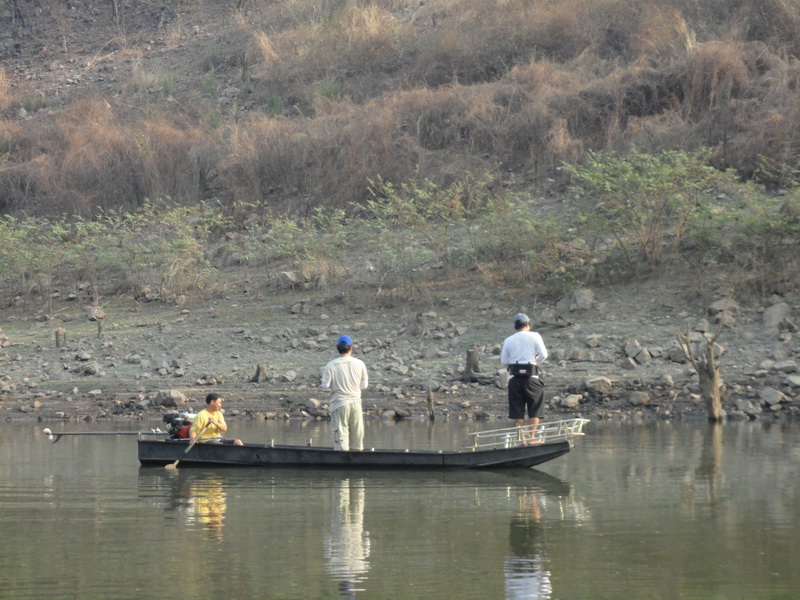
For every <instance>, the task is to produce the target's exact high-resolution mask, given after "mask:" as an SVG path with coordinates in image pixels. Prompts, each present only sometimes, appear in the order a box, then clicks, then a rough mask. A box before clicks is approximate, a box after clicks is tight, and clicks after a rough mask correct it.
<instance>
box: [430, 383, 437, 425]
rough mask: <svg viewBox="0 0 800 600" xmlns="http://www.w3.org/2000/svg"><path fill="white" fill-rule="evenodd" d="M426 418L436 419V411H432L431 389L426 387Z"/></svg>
mask: <svg viewBox="0 0 800 600" xmlns="http://www.w3.org/2000/svg"><path fill="white" fill-rule="evenodd" d="M428 418H429V419H430V420H431V421H433V420H435V419H436V413H434V412H433V390H432V389H431V388H428Z"/></svg>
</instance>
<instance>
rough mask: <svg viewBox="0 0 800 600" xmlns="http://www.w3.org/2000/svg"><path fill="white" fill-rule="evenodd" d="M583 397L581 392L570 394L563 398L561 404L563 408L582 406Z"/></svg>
mask: <svg viewBox="0 0 800 600" xmlns="http://www.w3.org/2000/svg"><path fill="white" fill-rule="evenodd" d="M582 398H583V396H581V395H580V394H570V395H569V396H566V397H565V398H562V400H561V402H560V403H559V406H561V407H562V408H577V407H578V406H580V404H581V399H582Z"/></svg>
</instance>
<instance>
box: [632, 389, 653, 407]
mask: <svg viewBox="0 0 800 600" xmlns="http://www.w3.org/2000/svg"><path fill="white" fill-rule="evenodd" d="M629 401H630V403H631V405H632V406H643V405H645V404H650V394H648V393H647V392H631V395H630V397H629Z"/></svg>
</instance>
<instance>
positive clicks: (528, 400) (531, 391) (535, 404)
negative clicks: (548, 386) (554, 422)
mask: <svg viewBox="0 0 800 600" xmlns="http://www.w3.org/2000/svg"><path fill="white" fill-rule="evenodd" d="M526 409H527V410H528V418H529V419H533V418H534V417H537V418H542V417H543V416H544V383H542V380H541V379H539V378H538V377H512V378H511V379H509V380H508V418H509V419H514V420H519V419H524V418H525V410H526Z"/></svg>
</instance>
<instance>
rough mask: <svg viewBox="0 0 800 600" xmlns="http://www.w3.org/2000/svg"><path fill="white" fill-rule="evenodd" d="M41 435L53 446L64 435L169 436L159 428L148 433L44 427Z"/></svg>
mask: <svg viewBox="0 0 800 600" xmlns="http://www.w3.org/2000/svg"><path fill="white" fill-rule="evenodd" d="M43 433H44V434H45V435H46V436H47V439H49V440H51V441H52V442H53V443H54V444H55V443H56V442H58V440H60V439H61V437H62V436H65V435H141V434H143V433H147V434H154V435H168V434H169V432H167V431H161V428H159V427H156V428H155V429H150V431H50V429H49V428H47V427H45V428H44V430H43Z"/></svg>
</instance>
